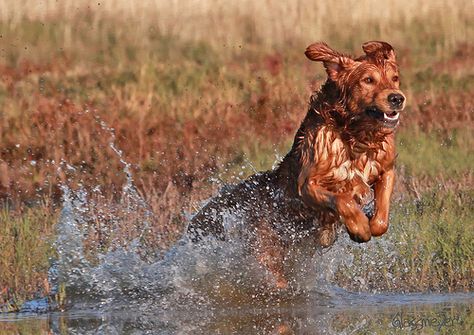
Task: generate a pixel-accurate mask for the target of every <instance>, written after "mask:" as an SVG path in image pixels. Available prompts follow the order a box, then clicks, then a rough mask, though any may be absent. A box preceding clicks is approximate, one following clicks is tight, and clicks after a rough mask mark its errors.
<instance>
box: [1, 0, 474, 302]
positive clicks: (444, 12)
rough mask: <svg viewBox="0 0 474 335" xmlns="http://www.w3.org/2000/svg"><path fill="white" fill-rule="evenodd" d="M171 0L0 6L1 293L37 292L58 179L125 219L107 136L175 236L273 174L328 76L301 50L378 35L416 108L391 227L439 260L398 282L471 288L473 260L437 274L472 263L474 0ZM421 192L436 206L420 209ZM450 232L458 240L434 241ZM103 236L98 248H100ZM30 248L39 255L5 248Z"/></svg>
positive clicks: (406, 119) (120, 176) (411, 110)
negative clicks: (216, 200) (262, 173)
mask: <svg viewBox="0 0 474 335" xmlns="http://www.w3.org/2000/svg"><path fill="white" fill-rule="evenodd" d="M178 5H179V6H178ZM178 5H169V4H167V3H165V2H161V1H147V2H140V3H139V2H127V1H114V2H113V4H111V3H110V2H106V3H102V2H101V3H100V5H99V2H96V1H94V2H91V1H81V2H75V1H61V2H57V1H52V0H51V1H50V0H46V1H42V2H41V3H38V2H36V1H31V0H22V1H9V0H0V7H1V8H2V11H1V12H0V45H1V47H0V199H1V201H2V202H3V203H4V204H9V205H10V206H9V208H10V209H4V210H3V212H2V226H1V227H0V231H2V232H5V235H3V234H0V238H7V237H8V238H10V239H11V238H12V237H11V236H12V235H11V234H13V233H12V231H14V230H15V231H18V232H21V234H19V235H14V236H17V237H16V240H14V241H12V240H9V241H8V243H2V244H1V245H0V259H2V260H3V262H2V263H0V264H1V266H0V273H2V276H1V277H0V285H1V286H0V290H2V292H3V291H5V288H7V291H8V292H14V293H8V294H9V298H8V299H10V297H11V296H12V294H15V296H16V297H18V298H15V299H17V300H21V299H23V298H24V297H27V296H31V295H32V294H33V293H34V292H35V291H37V290H38V288H41V287H42V285H43V284H42V282H43V280H44V278H45V269H46V268H47V258H48V257H49V255H50V254H49V253H47V252H46V251H45V250H49V249H47V248H48V241H49V237H50V236H51V234H52V233H51V231H50V227H51V225H52V222H54V220H55V218H56V214H55V213H56V212H57V209H58V207H59V206H60V203H61V202H60V196H61V191H60V185H61V184H68V185H69V186H70V187H72V188H78V187H79V186H83V187H85V188H88V189H91V188H93V187H95V186H97V185H98V186H100V188H101V192H102V195H103V199H105V200H103V201H104V202H108V203H106V204H102V205H103V206H104V208H111V211H112V212H113V213H115V214H117V215H118V214H119V213H118V212H114V209H113V208H114V206H113V205H114V204H115V202H117V201H119V200H120V198H121V188H122V185H123V184H124V182H125V175H124V173H123V166H122V164H121V162H120V160H119V157H118V156H117V154H116V153H115V152H114V151H113V150H112V149H111V148H110V144H111V141H112V138H113V136H115V144H116V146H117V147H118V148H120V149H121V150H122V151H123V158H124V159H125V160H126V161H127V162H131V163H132V172H133V175H134V178H135V182H136V186H137V188H138V190H139V191H140V193H141V194H143V196H144V197H145V198H146V199H147V202H149V203H150V206H151V207H152V208H153V211H154V212H155V216H154V218H153V224H152V229H153V232H155V233H157V234H161V233H163V234H164V233H166V234H170V236H172V237H171V238H170V239H171V240H172V239H173V238H176V237H177V236H179V233H180V231H181V230H182V229H183V223H182V221H180V218H181V215H182V213H181V212H182V211H188V212H189V211H193V210H195V209H196V208H197V207H198V206H199V204H200V202H201V201H202V200H203V199H206V198H207V197H208V196H210V195H211V194H212V192H213V191H215V188H216V185H218V184H219V183H222V182H228V181H236V180H239V179H242V178H245V177H247V176H248V175H250V174H252V173H254V171H255V170H265V169H269V168H271V167H272V165H273V164H274V163H275V161H276V159H277V157H281V156H283V155H284V154H285V153H286V152H287V150H288V149H289V147H290V145H291V143H292V139H293V136H294V133H295V131H296V129H297V127H298V125H299V123H300V122H301V120H302V118H303V117H304V114H305V113H306V108H307V102H308V97H309V95H310V92H311V91H312V90H314V89H316V88H317V87H318V86H319V85H320V84H321V83H322V81H323V80H324V78H325V74H324V71H323V70H322V66H320V65H319V64H316V63H311V62H309V61H308V60H306V59H305V58H304V56H303V50H304V49H305V47H306V46H307V45H308V44H309V43H311V42H314V41H315V40H325V41H327V42H329V43H330V44H331V45H332V46H334V47H335V48H338V49H341V50H344V51H347V52H352V53H354V54H360V52H361V48H360V45H361V44H362V43H363V42H365V41H366V40H370V39H382V40H387V41H389V42H390V43H392V44H393V45H394V46H395V48H396V50H397V53H398V57H399V62H400V65H401V69H402V83H403V90H404V92H405V93H406V95H407V97H408V102H409V106H408V108H407V110H406V112H405V113H404V115H403V116H402V125H401V128H400V129H399V133H398V140H397V141H398V152H399V157H398V170H399V182H398V184H397V188H396V195H395V198H396V199H403V201H404V205H403V207H400V208H398V207H396V206H395V210H394V214H393V215H394V221H397V222H399V225H394V227H395V229H394V234H393V236H394V238H395V239H397V238H400V239H402V238H403V236H405V235H404V234H405V233H406V234H413V236H419V235H420V234H419V231H421V232H422V234H421V235H420V236H421V237H420V239H419V243H421V244H420V245H423V248H425V249H423V250H430V252H431V253H433V252H434V255H435V256H436V257H435V258H436V259H441V260H442V262H441V263H440V264H441V265H439V268H436V267H435V268H436V269H437V270H436V271H435V270H433V271H431V270H430V271H428V270H423V271H425V272H419V271H418V270H417V267H416V266H415V265H417V264H418V265H419V266H421V269H423V266H426V264H429V263H428V261H429V260H430V258H429V256H428V255H429V254H428V253H427V252H428V251H423V252H424V253H421V251H419V252H417V253H416V254H415V253H413V255H406V256H407V257H408V258H409V256H412V257H414V258H413V262H412V264H413V265H410V267H409V269H410V273H411V275H412V277H407V276H408V275H406V276H405V275H404V276H405V277H403V278H405V279H406V280H407V282H409V281H411V282H413V283H416V285H418V286H417V287H418V288H419V289H423V288H426V287H433V288H438V289H440V290H441V289H442V290H445V289H448V290H458V289H462V290H472V289H473V286H472V285H473V283H470V284H469V283H466V280H467V279H466V278H469V273H467V272H466V271H464V270H462V271H461V270H459V271H457V272H456V275H457V276H458V277H456V275H453V278H455V279H453V280H451V279H450V280H448V281H446V282H442V279H441V274H445V272H443V271H447V272H446V273H447V274H448V275H452V273H451V272H450V271H453V270H450V269H451V268H452V269H460V268H459V267H460V266H461V265H462V266H466V264H467V263H465V262H469V261H470V262H472V249H469V248H468V247H467V249H466V248H464V249H463V250H462V251H461V252H457V251H456V250H458V249H457V247H458V243H460V242H459V238H461V237H463V236H471V235H469V234H470V233H469V231H468V228H469V227H471V226H472V222H473V217H472V215H471V214H469V211H468V212H466V210H464V211H463V210H462V208H461V207H462V204H464V205H466V204H472V192H471V191H472V189H473V174H472V165H473V163H474V157H473V151H472V148H473V147H474V146H473V144H474V143H473V139H472V135H471V134H472V131H473V130H474V129H473V128H474V119H473V113H472V110H473V107H474V100H473V99H472V96H473V93H474V86H473V85H472V78H473V75H474V74H473V72H472V71H473V70H472V69H473V68H474V66H473V65H474V64H473V63H472V59H473V56H474V45H473V44H472V41H473V40H474V25H473V23H472V22H474V20H473V14H472V13H474V10H470V9H474V8H472V7H473V4H472V1H468V0H460V1H458V2H456V4H455V5H453V4H451V3H450V2H448V1H443V0H440V1H438V2H436V4H433V3H432V2H429V1H423V0H413V1H408V0H402V1H395V0H390V1H386V2H379V1H369V0H367V1H357V6H348V5H347V2H342V1H341V2H334V1H319V2H314V1H311V2H310V1H305V0H298V1H294V2H291V3H288V4H285V3H278V4H274V3H271V2H258V3H254V2H251V1H243V2H242V1H240V2H239V4H238V5H237V4H230V3H228V2H224V1H223V0H218V1H213V2H210V1H201V2H199V3H195V2H193V5H191V2H188V1H181V2H179V4H178ZM196 22H198V23H196ZM102 122H105V123H106V124H107V125H108V127H109V128H111V129H113V133H114V135H113V134H112V132H111V131H110V130H109V129H107V127H104V126H102V125H101V123H102ZM68 165H69V166H72V167H74V168H75V170H72V169H70V168H68V167H67V166H68ZM434 189H437V190H438V191H437V192H436V193H435V192H434V191H433V190H434ZM428 192H431V193H433V194H434V195H433V196H432V198H430V196H427V195H426V194H427V193H428ZM459 192H461V193H459ZM458 194H463V195H462V196H461V198H459V197H458ZM446 199H448V200H446ZM459 199H461V200H459ZM44 200H46V201H47V203H48V204H50V206H49V207H48V208H47V209H46V208H45V207H44V206H43V205H42V202H43V201H44ZM413 201H415V202H416V204H418V205H417V206H420V204H423V205H422V207H423V208H430V209H431V210H432V211H431V212H432V213H434V214H430V211H429V210H426V211H424V212H423V213H421V214H420V213H419V212H417V209H416V206H415V205H413ZM441 201H444V202H443V204H442V203H441ZM459 201H461V205H459V206H458V205H457V204H458V202H459ZM446 204H447V205H446ZM413 206H415V207H413ZM446 206H448V207H446ZM456 206H457V207H456ZM444 207H446V208H448V209H449V210H447V211H444V212H443V211H440V208H444ZM11 208H14V209H15V210H12V209H11ZM18 208H23V210H17V209H18ZM27 208H28V209H27ZM469 208H471V209H470V211H471V212H472V207H469ZM403 211H408V212H407V213H405V212H403ZM451 213H452V214H451ZM41 215H46V219H45V220H43V221H42V220H41V219H40V218H41ZM450 215H452V217H451V216H450ZM455 215H457V216H459V217H462V218H463V222H464V223H465V224H460V223H459V222H460V221H456V217H455ZM438 216H439V220H438V219H437V218H438ZM124 217H125V218H124V219H123V220H122V221H121V224H122V225H123V227H122V228H121V229H119V230H118V231H117V232H116V234H117V235H120V234H123V235H124V236H123V237H124V238H126V237H130V236H128V235H127V234H129V233H130V234H132V233H133V232H135V230H136V229H131V227H130V226H132V225H133V223H134V222H136V219H135V218H131V217H130V218H129V217H128V216H124ZM407 217H409V218H410V220H411V221H410V222H414V223H413V224H407V223H406V222H407V221H406V218H407ZM435 219H436V220H438V221H436V220H435ZM433 221H436V222H438V223H437V224H435V225H430V224H429V223H430V222H433ZM439 222H442V224H441V223H439ZM96 225H97V226H100V223H96ZM127 225H128V226H127ZM92 227H95V226H94V225H92ZM397 227H402V228H400V229H401V230H400V231H398V230H397V229H398V228H397ZM132 228H133V227H132ZM441 229H445V230H441ZM471 230H472V229H471ZM7 231H8V234H7V233H6V232H7ZM93 231H95V230H94V229H93ZM440 233H442V234H446V235H447V236H448V237H447V238H446V239H444V240H443V241H440V240H439V234H440ZM94 234H95V235H94ZM94 234H92V235H91V236H93V237H91V238H90V241H89V244H90V246H91V247H100V246H101V245H104V243H105V244H107V243H108V241H107V240H103V238H102V237H100V236H101V235H100V234H98V233H94ZM4 236H5V237H4ZM40 237H41V238H43V239H41V240H40V242H41V243H37V244H34V243H33V241H38V240H39V238H40ZM116 237H117V236H116ZM463 241H464V240H463ZM149 242H150V243H151V244H152V245H156V244H159V243H158V242H157V241H149ZM406 243H415V240H409V241H408V240H407V241H406ZM442 243H444V244H442ZM463 243H466V242H463ZM33 245H34V246H35V247H34V248H33ZM463 245H464V244H463ZM20 246H21V248H24V249H21V248H20V249H18V247H20ZM27 246H29V247H27ZM28 248H31V250H32V251H33V254H34V255H36V256H34V257H31V256H28V255H26V253H25V252H24V251H23V252H22V253H20V254H18V256H15V257H17V258H14V257H13V256H12V255H16V253H17V252H18V250H29V249H28ZM420 248H421V247H420ZM443 248H444V249H443ZM408 250H410V251H411V250H418V249H408ZM420 250H421V249H420ZM440 250H441V251H440ZM43 251H44V252H43ZM37 252H38V255H37V254H36V253H37ZM469 253H471V255H469ZM40 255H42V257H40ZM430 255H431V254H430ZM28 257H29V258H28ZM433 257H434V256H433ZM13 259H16V260H17V261H15V262H16V263H15V262H13ZM28 259H29V260H28ZM431 260H432V259H431ZM448 260H450V261H448ZM445 262H446V263H445ZM450 262H451V263H450ZM468 265H469V264H468ZM28 266H31V267H32V269H31V270H27V267H28ZM25 267H26V268H25ZM33 268H34V269H33ZM4 269H5V270H4ZM420 271H421V270H420ZM4 273H5V274H7V275H3V274H4ZM420 273H421V274H423V276H422V278H424V279H423V281H422V282H420V281H419V280H418V281H416V280H415V279H417V278H420V277H417V276H418V275H420ZM471 276H472V274H471ZM456 278H457V279H456ZM438 282H439V283H438ZM428 283H429V284H428ZM435 283H438V284H436V285H435ZM459 283H462V285H461V284H459ZM442 284H443V285H444V286H443V285H442ZM430 285H431V286H430ZM414 287H415V286H413V287H411V286H410V289H415V288H414ZM21 297H22V298H21ZM3 299H4V300H5V298H3Z"/></svg>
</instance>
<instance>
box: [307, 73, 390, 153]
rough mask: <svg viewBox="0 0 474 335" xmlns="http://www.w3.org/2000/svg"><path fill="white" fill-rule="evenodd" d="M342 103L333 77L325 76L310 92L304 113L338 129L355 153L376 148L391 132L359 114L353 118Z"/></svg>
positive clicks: (378, 147) (343, 102) (379, 146)
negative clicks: (307, 105) (359, 116)
mask: <svg viewBox="0 0 474 335" xmlns="http://www.w3.org/2000/svg"><path fill="white" fill-rule="evenodd" d="M345 106H346V104H345V98H344V95H343V94H342V92H341V90H340V89H339V88H338V87H337V86H336V84H335V83H334V82H333V81H331V80H328V81H326V83H325V84H324V85H323V86H322V87H321V89H320V90H319V91H317V92H316V93H315V94H313V95H312V96H311V100H310V107H309V111H308V116H309V117H311V114H314V115H315V117H320V118H322V121H323V123H324V124H326V125H328V126H330V127H332V128H333V129H335V130H336V131H338V132H339V134H340V135H341V138H342V140H343V141H344V142H345V143H346V144H347V145H348V146H349V147H350V148H351V153H352V154H353V155H355V156H357V155H360V154H362V153H364V152H374V151H377V150H379V149H380V148H381V147H382V143H383V142H384V141H385V138H386V137H387V136H389V135H391V134H393V130H392V129H385V128H381V127H374V126H373V124H370V123H368V122H366V121H364V120H363V119H361V118H357V117H356V118H354V117H353V116H352V114H351V113H350V112H349V111H348V110H347V109H346V107H345Z"/></svg>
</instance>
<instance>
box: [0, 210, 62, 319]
mask: <svg viewBox="0 0 474 335" xmlns="http://www.w3.org/2000/svg"><path fill="white" fill-rule="evenodd" d="M56 218H57V217H56V215H55V214H53V213H50V212H49V210H47V209H45V208H32V209H25V210H24V211H22V212H21V213H16V212H13V211H10V210H8V209H6V208H4V209H2V210H1V211H0V269H1V276H0V288H1V291H0V311H1V310H2V309H4V308H7V309H8V308H11V309H16V308H17V307H18V306H20V305H21V303H22V301H23V300H24V299H26V298H28V297H31V294H32V293H34V292H43V293H47V291H48V290H49V287H48V283H47V282H46V278H47V275H46V274H47V270H48V268H49V266H50V258H51V257H53V256H54V251H53V249H52V247H51V242H52V239H53V232H52V229H53V225H54V223H55V222H56ZM3 303H6V305H5V306H2V304H3Z"/></svg>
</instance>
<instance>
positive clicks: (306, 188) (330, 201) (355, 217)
mask: <svg viewBox="0 0 474 335" xmlns="http://www.w3.org/2000/svg"><path fill="white" fill-rule="evenodd" d="M300 193H301V196H302V198H303V201H304V202H305V204H306V205H308V206H309V207H312V208H314V209H316V210H317V209H319V208H321V207H326V208H331V209H333V210H335V211H336V212H337V213H338V214H339V215H340V216H341V218H342V220H343V221H344V224H345V225H346V227H347V230H348V231H349V234H350V235H351V238H352V239H353V240H354V241H356V242H367V241H369V240H370V237H371V233H370V227H369V219H368V218H367V216H365V214H364V213H363V212H362V210H361V209H360V207H359V205H358V204H357V202H356V201H355V200H354V198H353V196H352V195H351V194H347V193H334V192H331V191H328V190H326V189H324V188H322V187H321V186H319V185H317V183H316V182H315V181H314V180H312V179H309V180H307V181H305V182H304V184H303V186H302V187H301V189H300Z"/></svg>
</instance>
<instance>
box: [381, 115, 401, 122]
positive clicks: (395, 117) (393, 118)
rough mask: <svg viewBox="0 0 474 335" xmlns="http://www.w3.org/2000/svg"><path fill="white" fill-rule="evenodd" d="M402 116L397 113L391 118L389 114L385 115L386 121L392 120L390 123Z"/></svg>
mask: <svg viewBox="0 0 474 335" xmlns="http://www.w3.org/2000/svg"><path fill="white" fill-rule="evenodd" d="M399 116H400V113H397V114H395V115H394V116H392V117H390V116H388V115H387V114H384V119H385V120H390V121H393V120H398V117H399Z"/></svg>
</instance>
